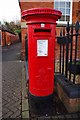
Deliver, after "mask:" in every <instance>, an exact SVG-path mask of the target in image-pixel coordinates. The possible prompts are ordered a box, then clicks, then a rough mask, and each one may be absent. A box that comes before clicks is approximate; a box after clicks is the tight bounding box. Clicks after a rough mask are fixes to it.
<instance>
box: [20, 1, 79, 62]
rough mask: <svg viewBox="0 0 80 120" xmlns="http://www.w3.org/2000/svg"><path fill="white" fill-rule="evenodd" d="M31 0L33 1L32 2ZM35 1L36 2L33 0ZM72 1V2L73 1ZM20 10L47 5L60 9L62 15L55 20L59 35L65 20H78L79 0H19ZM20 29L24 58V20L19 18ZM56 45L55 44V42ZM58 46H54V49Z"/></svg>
mask: <svg viewBox="0 0 80 120" xmlns="http://www.w3.org/2000/svg"><path fill="white" fill-rule="evenodd" d="M32 1H33V2H32ZM35 1H37V2H35ZM73 1H74V2H73ZM19 4H20V8H21V12H22V11H23V10H27V9H30V8H36V7H43V8H45V7H47V8H53V9H57V10H60V11H62V17H61V19H60V20H59V21H58V22H57V30H56V34H57V35H59V30H60V27H58V26H61V27H62V26H65V25H66V23H67V21H69V23H70V24H72V23H75V22H76V21H77V20H78V21H79V22H80V0H43V1H42V0H19ZM21 28H22V29H21V30H22V51H21V53H22V59H23V60H24V58H25V37H26V35H27V25H26V21H25V20H23V19H21ZM56 45H57V44H56ZM57 48H58V46H56V49H57Z"/></svg>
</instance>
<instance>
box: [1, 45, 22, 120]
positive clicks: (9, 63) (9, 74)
mask: <svg viewBox="0 0 80 120" xmlns="http://www.w3.org/2000/svg"><path fill="white" fill-rule="evenodd" d="M20 51H21V43H16V44H14V45H11V46H9V47H4V48H3V50H2V118H3V119H4V118H19V120H20V119H21V79H22V62H21V60H20Z"/></svg>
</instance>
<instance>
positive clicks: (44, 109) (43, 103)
mask: <svg viewBox="0 0 80 120" xmlns="http://www.w3.org/2000/svg"><path fill="white" fill-rule="evenodd" d="M29 105H30V112H32V113H33V114H36V115H46V114H48V115H49V114H52V111H53V110H52V109H53V106H52V105H53V94H51V95H49V96H45V97H37V96H33V95H32V94H30V93H29Z"/></svg>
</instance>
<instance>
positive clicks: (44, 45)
mask: <svg viewBox="0 0 80 120" xmlns="http://www.w3.org/2000/svg"><path fill="white" fill-rule="evenodd" d="M37 56H48V40H37Z"/></svg>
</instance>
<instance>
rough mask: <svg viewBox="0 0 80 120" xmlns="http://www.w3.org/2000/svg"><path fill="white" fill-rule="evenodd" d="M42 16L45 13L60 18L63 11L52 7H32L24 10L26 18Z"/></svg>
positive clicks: (23, 13) (23, 16) (23, 14)
mask: <svg viewBox="0 0 80 120" xmlns="http://www.w3.org/2000/svg"><path fill="white" fill-rule="evenodd" d="M35 15H36V16H41V15H44V17H45V16H49V15H50V16H55V19H56V20H58V19H59V18H61V15H62V13H61V11H58V10H55V9H52V8H32V9H28V10H24V11H23V12H22V18H24V19H26V20H27V18H28V16H35Z"/></svg>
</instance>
